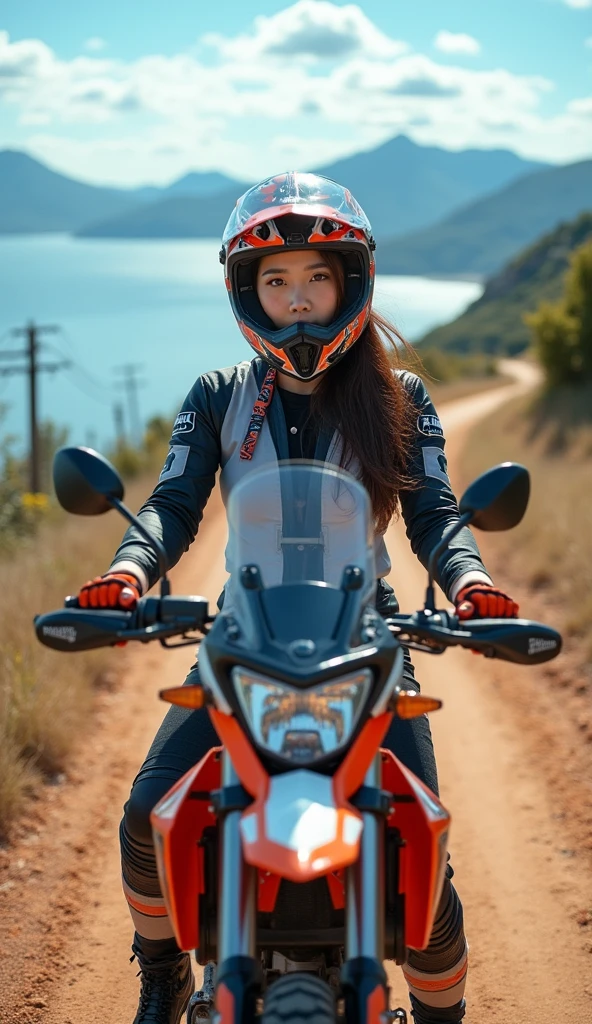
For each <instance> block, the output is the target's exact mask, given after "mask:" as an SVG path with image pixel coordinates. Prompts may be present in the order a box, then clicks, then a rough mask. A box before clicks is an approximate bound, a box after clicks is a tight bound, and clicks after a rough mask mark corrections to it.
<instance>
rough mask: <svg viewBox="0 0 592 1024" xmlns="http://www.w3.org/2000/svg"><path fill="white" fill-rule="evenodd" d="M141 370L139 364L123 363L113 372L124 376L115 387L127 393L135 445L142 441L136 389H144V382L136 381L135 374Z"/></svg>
mask: <svg viewBox="0 0 592 1024" xmlns="http://www.w3.org/2000/svg"><path fill="white" fill-rule="evenodd" d="M141 369H142V364H140V363H125V365H124V366H116V367H115V371H116V372H118V373H122V374H124V378H123V380H122V381H118V384H117V386H118V387H121V388H125V390H126V393H127V404H128V409H129V415H130V423H131V431H130V433H131V435H132V438H133V440H134V441H135V443H136V444H139V443H140V441H141V440H142V422H141V420H140V408H139V404H138V388H140V387H144V386H145V383H144V381H140V380H138V378H137V376H136V374H137V372H138V370H141Z"/></svg>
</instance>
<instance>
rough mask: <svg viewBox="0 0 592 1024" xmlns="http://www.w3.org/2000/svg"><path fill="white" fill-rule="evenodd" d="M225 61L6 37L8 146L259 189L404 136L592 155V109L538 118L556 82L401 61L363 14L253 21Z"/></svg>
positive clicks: (304, 10)
mask: <svg viewBox="0 0 592 1024" xmlns="http://www.w3.org/2000/svg"><path fill="white" fill-rule="evenodd" d="M315 19H316V20H315ZM319 26H320V28H319ZM313 29H314V31H313ZM321 29H322V31H321ZM323 33H324V34H323ZM209 39H210V43H211V41H212V40H211V37H209ZM245 40H246V41H247V43H248V45H247V44H246V42H245ZM331 40H332V43H331V42H330V41H331ZM216 50H217V57H216V59H215V60H214V62H213V63H212V54H211V52H210V53H209V54H208V60H207V61H204V60H203V59H200V56H199V54H200V52H201V51H200V50H199V49H197V50H195V51H191V52H189V51H188V52H185V53H178V54H174V55H171V56H163V55H152V56H147V57H141V58H139V59H136V60H131V61H128V62H124V61H120V60H114V59H108V58H106V57H104V56H103V55H101V54H97V53H92V54H91V53H87V54H85V55H81V56H78V57H76V58H75V59H73V60H61V59H60V58H59V57H58V56H57V55H56V54H55V53H54V52H53V51H52V50H51V49H50V48H49V47H48V46H47V45H46V44H45V43H43V42H42V41H40V40H36V39H29V40H22V41H19V42H14V43H12V42H11V41H10V39H9V37H8V35H7V33H6V32H3V33H0V103H2V102H3V103H4V106H5V108H9V107H10V108H11V109H12V110H14V112H15V125H16V126H17V127H16V129H15V132H16V134H15V133H13V136H11V145H14V139H15V138H18V139H20V142H21V144H22V145H23V146H24V147H26V148H28V149H29V150H30V151H31V152H34V153H36V154H37V155H38V156H39V157H41V158H42V159H48V160H50V162H51V163H52V164H53V165H54V166H58V167H59V168H60V169H61V170H64V171H66V172H68V173H71V174H74V175H79V176H81V177H83V178H86V179H87V180H95V181H109V182H112V183H116V182H122V183H124V182H125V183H126V184H133V183H135V182H145V181H147V180H155V181H164V180H168V179H170V178H173V177H175V176H176V175H180V174H181V173H183V172H184V171H186V170H187V169H188V168H192V167H197V168H204V169H205V168H207V169H210V168H219V169H220V170H225V171H226V172H227V173H230V174H234V175H235V176H236V175H239V176H240V177H249V178H256V177H259V176H261V177H262V176H263V175H265V174H267V173H272V172H274V171H276V170H278V168H281V167H282V166H284V165H286V164H288V163H291V164H293V165H298V166H306V165H308V166H318V165H320V164H322V163H323V162H325V161H330V160H332V159H335V158H338V157H340V156H343V155H345V154H346V153H349V152H352V151H354V150H358V149H363V148H366V149H369V148H372V147H373V146H375V145H378V144H380V143H381V142H384V141H386V139H388V138H389V137H391V136H392V135H394V134H396V133H397V132H405V133H407V134H409V135H410V136H411V137H412V138H414V139H415V140H416V141H417V142H420V143H424V144H432V145H442V146H445V147H447V148H452V149H460V148H463V147H467V146H480V147H485V148H487V147H494V146H508V147H509V148H511V149H515V150H519V151H520V152H522V153H523V154H524V155H530V156H538V157H541V158H547V159H551V160H557V161H560V160H561V161H568V160H570V159H576V158H579V157H581V156H585V155H588V154H589V153H590V150H591V148H592V147H591V144H590V138H591V136H590V114H589V110H588V107H587V106H586V104H587V102H588V101H584V100H574V101H573V102H572V104H570V106H569V107H568V108H566V109H565V111H564V112H563V114H559V115H556V116H554V117H552V118H551V117H546V116H543V114H542V113H541V110H543V109H544V107H543V102H544V99H545V97H546V95H547V94H548V93H550V92H551V91H552V90H553V89H554V85H553V82H552V81H550V80H549V79H547V78H543V77H541V76H535V75H518V74H514V73H512V72H510V71H506V70H504V69H501V68H498V69H494V70H483V69H482V70H475V69H471V68H469V67H462V66H459V65H456V64H453V63H451V62H450V61H449V62H448V63H445V64H443V63H439V62H438V60H437V59H431V58H430V57H427V56H425V55H423V54H418V53H410V52H404V53H403V52H402V44H401V43H399V42H398V41H397V40H393V39H389V37H387V36H385V35H384V34H383V33H381V32H380V31H379V29H378V28H376V26H374V25H373V23H372V22H371V21H370V20H369V19H368V18H367V17H366V15H365V14H363V13H362V11H361V10H360V8H359V7H358V6H356V5H353V4H348V5H346V6H344V7H337V6H336V5H335V4H333V3H330V2H329V0H316V2H313V0H299V2H298V3H295V4H292V6H290V7H287V8H285V9H284V10H283V11H280V12H279V13H278V14H276V15H274V16H272V17H259V18H257V19H255V21H254V22H253V25H252V28H251V31H250V35H248V36H243V35H241V36H231V35H229V36H227V37H222V36H217V37H216ZM328 54H331V56H332V59H331V60H323V59H322V57H323V56H324V57H327V55H328ZM202 56H203V54H202ZM19 126H20V127H19ZM99 126H100V127H99ZM254 137H256V138H257V145H253V142H252V140H253V138H254Z"/></svg>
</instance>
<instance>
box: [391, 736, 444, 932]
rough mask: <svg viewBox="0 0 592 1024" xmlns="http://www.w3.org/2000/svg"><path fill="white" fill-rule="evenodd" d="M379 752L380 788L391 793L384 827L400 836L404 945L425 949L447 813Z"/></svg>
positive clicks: (398, 765)
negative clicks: (392, 829) (380, 758)
mask: <svg viewBox="0 0 592 1024" xmlns="http://www.w3.org/2000/svg"><path fill="white" fill-rule="evenodd" d="M381 754H382V788H383V789H386V790H388V791H389V792H390V793H392V794H393V797H394V799H393V813H392V814H390V815H389V817H388V819H387V828H396V829H398V830H399V832H400V834H401V839H402V840H403V846H402V848H401V851H400V874H399V892H404V893H405V945H406V946H411V947H412V948H413V949H425V947H426V946H427V944H428V942H429V939H430V934H431V931H432V925H433V923H434V915H435V913H436V909H437V906H438V901H439V899H440V894H441V892H442V884H443V881H444V871H445V868H446V848H447V844H448V829H449V826H450V815H449V814H448V811H447V810H446V809H445V808H444V807H443V806H442V804H441V803H440V801H439V800H438V798H437V797H436V796H435V795H434V793H432V791H431V790H430V789H428V787H427V786H425V785H424V783H423V782H421V781H420V780H419V779H418V778H417V776H416V775H414V774H413V772H411V771H409V769H408V768H406V767H405V765H404V764H401V762H400V761H399V760H398V758H396V757H395V755H394V754H393V753H391V751H390V750H381ZM397 797H402V799H401V800H397Z"/></svg>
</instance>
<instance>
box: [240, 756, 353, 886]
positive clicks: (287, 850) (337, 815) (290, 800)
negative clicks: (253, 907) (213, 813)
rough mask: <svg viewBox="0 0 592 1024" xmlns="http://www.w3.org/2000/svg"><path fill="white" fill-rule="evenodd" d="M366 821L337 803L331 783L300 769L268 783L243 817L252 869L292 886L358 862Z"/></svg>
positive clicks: (245, 852)
mask: <svg viewBox="0 0 592 1024" xmlns="http://www.w3.org/2000/svg"><path fill="white" fill-rule="evenodd" d="M361 833H362V816H361V815H360V814H359V813H358V811H356V810H355V808H354V807H352V806H351V805H350V804H344V803H341V804H340V803H338V802H337V801H336V800H335V796H334V786H333V780H332V779H331V778H328V777H327V776H325V775H319V774H317V773H316V772H310V771H306V770H304V769H300V770H297V771H293V772H287V773H285V774H284V775H276V776H274V777H273V778H271V779H269V787H268V790H267V793H266V794H264V795H261V796H258V797H257V799H256V800H255V802H254V803H253V804H252V805H251V806H250V807H248V808H247V809H246V810H245V811H244V812H243V815H242V818H241V836H242V843H243V855H244V858H245V860H246V861H247V863H248V864H252V865H253V866H255V867H258V868H260V869H263V870H264V871H270V872H271V873H272V874H276V875H280V876H281V877H282V878H287V879H289V881H291V882H308V881H310V880H311V879H313V878H319V877H320V876H322V875H327V874H329V873H330V872H333V871H336V870H338V869H339V868H343V867H346V866H347V865H348V864H352V863H353V862H354V861H355V860H357V857H358V851H359V846H360V836H361Z"/></svg>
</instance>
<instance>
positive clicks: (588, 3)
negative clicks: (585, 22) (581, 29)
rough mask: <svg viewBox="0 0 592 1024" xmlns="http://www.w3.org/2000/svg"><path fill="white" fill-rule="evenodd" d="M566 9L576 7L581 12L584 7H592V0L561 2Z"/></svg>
mask: <svg viewBox="0 0 592 1024" xmlns="http://www.w3.org/2000/svg"><path fill="white" fill-rule="evenodd" d="M563 2H564V3H565V4H567V6H568V7H577V8H580V9H581V10H583V9H584V8H586V7H592V0H563Z"/></svg>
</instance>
